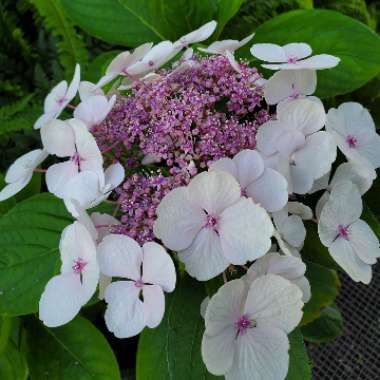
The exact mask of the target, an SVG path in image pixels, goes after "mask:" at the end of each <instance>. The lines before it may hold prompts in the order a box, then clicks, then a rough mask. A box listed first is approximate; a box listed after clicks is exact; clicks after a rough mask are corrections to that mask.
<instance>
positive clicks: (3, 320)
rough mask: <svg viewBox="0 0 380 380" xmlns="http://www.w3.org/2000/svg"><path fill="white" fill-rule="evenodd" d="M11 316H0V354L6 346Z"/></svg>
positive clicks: (10, 326) (9, 332)
mask: <svg viewBox="0 0 380 380" xmlns="http://www.w3.org/2000/svg"><path fill="white" fill-rule="evenodd" d="M12 320H13V318H10V317H5V316H0V356H1V355H2V354H3V352H4V351H5V349H6V348H7V346H8V339H9V336H10V335H11V332H12Z"/></svg>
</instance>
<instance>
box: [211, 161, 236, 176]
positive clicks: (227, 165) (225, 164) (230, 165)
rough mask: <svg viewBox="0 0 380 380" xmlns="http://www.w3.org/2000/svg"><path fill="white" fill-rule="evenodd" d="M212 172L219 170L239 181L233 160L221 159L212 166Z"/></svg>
mask: <svg viewBox="0 0 380 380" xmlns="http://www.w3.org/2000/svg"><path fill="white" fill-rule="evenodd" d="M210 170H219V171H222V172H227V173H230V174H231V175H232V176H233V177H234V178H235V179H237V180H238V172H237V167H236V163H235V162H234V161H233V160H232V158H227V157H224V158H220V159H219V160H217V161H215V162H213V163H212V164H211V165H210Z"/></svg>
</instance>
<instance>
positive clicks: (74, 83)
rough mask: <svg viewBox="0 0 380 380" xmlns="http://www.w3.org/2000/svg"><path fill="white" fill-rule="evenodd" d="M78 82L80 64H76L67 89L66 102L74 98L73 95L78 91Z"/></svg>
mask: <svg viewBox="0 0 380 380" xmlns="http://www.w3.org/2000/svg"><path fill="white" fill-rule="evenodd" d="M79 83H80V66H79V65H78V64H76V65H75V71H74V76H73V79H72V81H71V83H70V84H69V87H68V89H67V93H66V104H68V103H70V102H71V101H72V100H73V99H74V98H75V95H76V94H77V92H78V88H79Z"/></svg>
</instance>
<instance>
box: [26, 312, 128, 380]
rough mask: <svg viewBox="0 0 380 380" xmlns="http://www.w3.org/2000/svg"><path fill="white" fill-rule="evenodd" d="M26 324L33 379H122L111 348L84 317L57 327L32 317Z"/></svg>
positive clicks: (29, 361)
mask: <svg viewBox="0 0 380 380" xmlns="http://www.w3.org/2000/svg"><path fill="white" fill-rule="evenodd" d="M25 327H26V339H25V352H26V358H27V360H28V364H29V368H30V378H31V380H52V379H60V380H74V379H78V380H79V379H80V380H119V379H120V373H119V369H118V365H117V362H116V358H115V356H114V354H113V352H112V349H111V347H110V346H109V344H108V343H107V341H106V339H105V338H104V336H103V335H102V334H101V333H100V331H99V330H97V329H96V328H95V326H93V325H92V324H91V323H90V322H89V321H88V320H86V319H85V318H82V317H77V318H75V319H74V320H73V321H71V322H70V323H69V324H67V325H65V326H62V327H58V328H54V329H49V328H47V327H45V326H43V325H42V323H41V322H39V321H37V320H35V319H34V318H29V319H28V320H27V321H26V324H25ZM125 354H127V353H125Z"/></svg>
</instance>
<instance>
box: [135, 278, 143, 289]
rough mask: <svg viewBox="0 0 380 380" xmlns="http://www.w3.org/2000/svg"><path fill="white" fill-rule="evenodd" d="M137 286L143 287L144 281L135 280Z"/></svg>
mask: <svg viewBox="0 0 380 380" xmlns="http://www.w3.org/2000/svg"><path fill="white" fill-rule="evenodd" d="M135 286H136V288H139V289H141V288H142V287H143V286H144V283H143V282H142V281H141V280H137V281H135Z"/></svg>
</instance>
